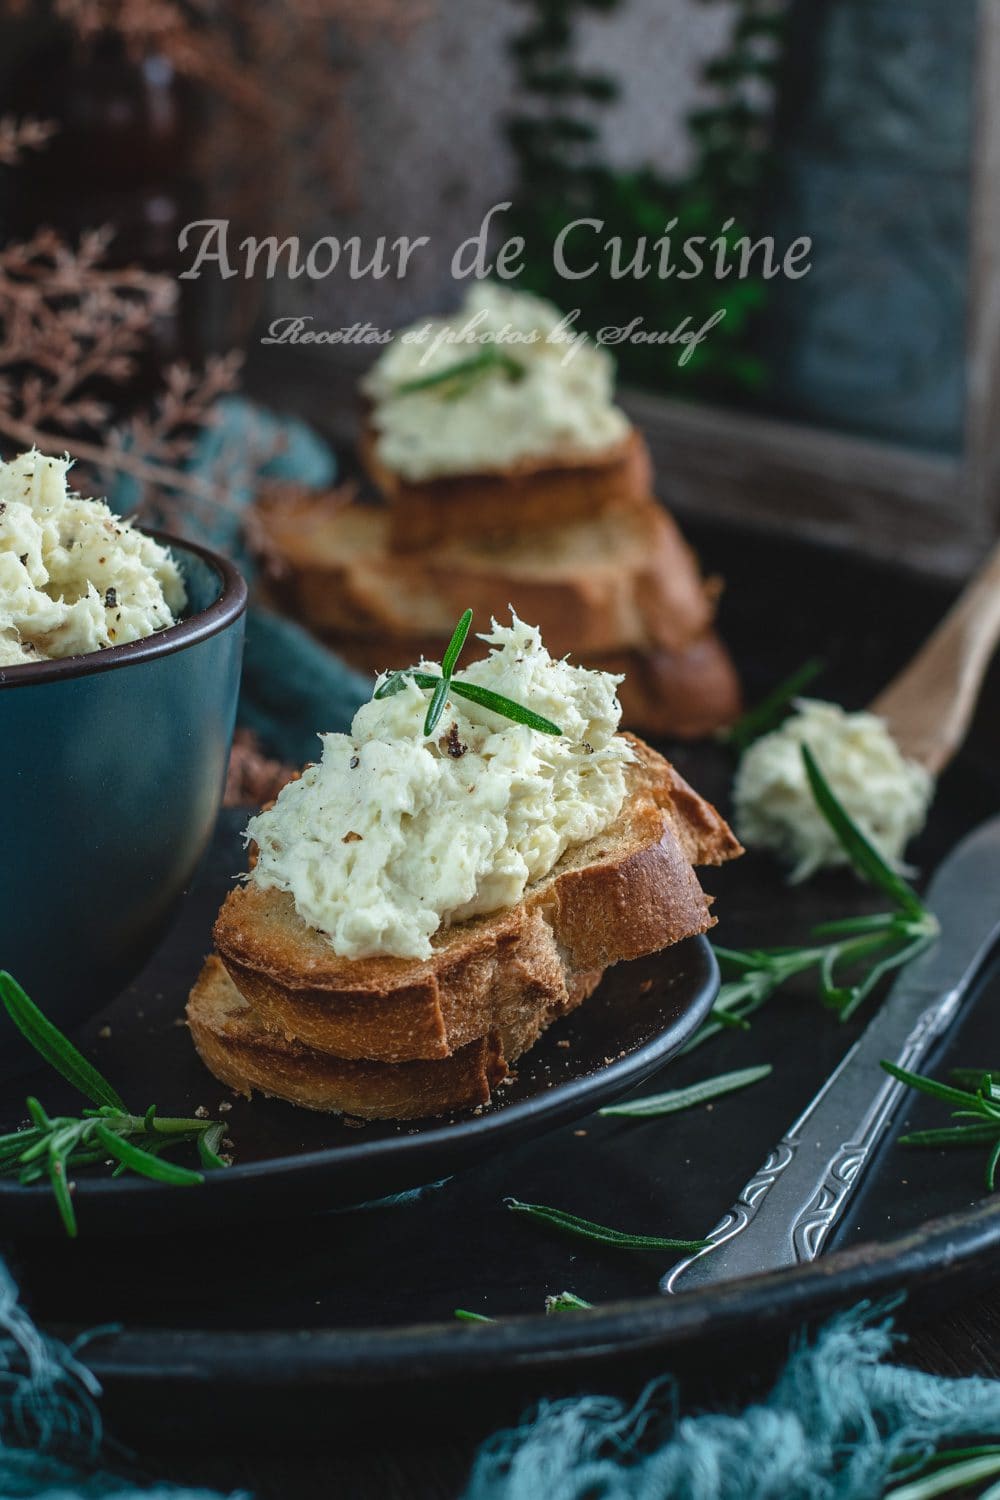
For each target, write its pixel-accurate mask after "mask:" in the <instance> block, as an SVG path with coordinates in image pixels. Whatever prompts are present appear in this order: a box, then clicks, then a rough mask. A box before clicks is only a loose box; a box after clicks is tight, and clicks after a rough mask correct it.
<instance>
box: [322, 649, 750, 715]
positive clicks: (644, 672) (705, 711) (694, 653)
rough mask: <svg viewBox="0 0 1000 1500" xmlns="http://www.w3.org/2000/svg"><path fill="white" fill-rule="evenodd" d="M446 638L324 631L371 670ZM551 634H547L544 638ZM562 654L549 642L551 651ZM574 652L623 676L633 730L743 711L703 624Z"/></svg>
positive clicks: (416, 655)
mask: <svg viewBox="0 0 1000 1500" xmlns="http://www.w3.org/2000/svg"><path fill="white" fill-rule="evenodd" d="M449 633H450V632H449ZM448 638H449V637H448V635H443V636H430V635H423V636H389V635H379V636H370V637H364V636H355V635H351V634H348V633H337V632H336V631H331V632H327V633H326V634H324V636H323V639H324V640H325V641H326V643H327V645H328V646H329V647H330V648H331V650H333V651H336V653H337V655H338V656H342V657H343V659H344V661H346V662H347V663H348V664H349V665H350V666H352V667H356V668H357V669H358V671H360V672H370V673H371V674H372V675H373V676H376V675H377V674H378V673H379V672H384V671H387V670H389V669H391V668H395V667H398V666H399V664H400V662H406V663H407V665H409V664H411V663H412V662H415V661H419V660H420V658H421V657H424V658H425V659H426V660H428V661H440V660H441V657H442V655H443V654H444V651H445V649H446V648H447V645H448ZM551 639H552V636H551V634H547V635H546V640H547V641H549V640H551ZM477 644H478V643H476V642H472V641H470V642H469V645H468V646H467V647H466V651H465V654H464V656H465V659H467V660H469V661H472V660H474V659H475V657H476V655H477V654H481V653H477V651H476V650H475V646H476V645H477ZM483 649H484V650H485V648H483ZM567 650H568V648H567ZM559 654H560V652H559V651H558V650H553V655H559ZM571 654H572V656H573V659H574V660H575V661H580V664H581V665H582V666H585V667H593V668H596V669H597V670H598V671H601V672H613V673H614V674H615V675H616V676H619V677H621V676H624V679H625V680H624V682H622V683H621V684H620V686H619V688H618V697H619V700H620V702H621V706H622V723H623V725H625V727H626V728H628V729H632V730H635V731H636V733H638V734H648V735H650V736H652V738H654V739H668V738H671V739H699V738H701V737H702V736H704V735H708V734H712V733H714V731H715V730H717V729H720V728H721V727H722V726H723V725H725V724H731V723H732V722H733V721H734V719H737V718H738V717H739V715H740V712H741V708H742V691H741V688H740V681H739V678H738V677H737V675H736V668H735V667H734V666H733V662H732V658H731V657H730V655H729V652H728V651H727V650H726V648H725V646H724V645H723V644H722V642H721V641H720V639H719V637H718V635H717V634H716V632H715V631H714V630H707V631H706V632H705V633H704V635H701V636H698V638H697V639H696V640H693V641H690V642H689V643H688V644H687V645H686V646H684V647H683V649H682V650H680V651H661V650H657V649H650V650H644V651H635V650H632V651H607V652H604V651H588V652H585V653H584V654H583V658H582V660H581V659H580V656H579V655H578V653H577V652H576V651H575V650H574V651H573V652H572V653H571Z"/></svg>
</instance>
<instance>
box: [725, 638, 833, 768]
mask: <svg viewBox="0 0 1000 1500" xmlns="http://www.w3.org/2000/svg"><path fill="white" fill-rule="evenodd" d="M824 666H825V663H824V662H822V661H820V660H819V659H818V658H817V657H813V658H811V659H810V660H809V661H806V662H803V663H802V666H801V667H798V668H797V669H796V670H795V671H794V672H792V673H791V674H790V675H789V676H788V677H786V678H785V679H784V680H783V681H782V682H779V683H778V686H777V687H776V688H773V689H772V690H771V692H769V693H768V695H767V697H766V698H763V699H762V700H761V702H760V703H758V704H757V706H756V707H755V708H751V709H749V710H748V711H747V712H746V713H745V714H744V715H743V717H742V718H741V719H737V720H736V723H735V724H734V725H733V726H732V728H731V729H729V730H728V731H727V732H726V734H725V739H726V743H727V744H730V745H732V746H733V747H734V749H736V750H740V751H743V750H745V749H746V748H747V746H748V745H752V744H753V742H754V740H758V739H760V737H761V735H762V734H768V733H769V732H770V731H771V730H772V729H776V728H777V727H778V725H779V724H780V723H781V721H782V719H783V718H784V717H785V710H786V709H787V708H789V707H790V705H791V701H792V699H793V698H797V697H798V696H799V694H800V693H801V692H802V689H803V688H805V687H808V685H809V683H810V682H812V681H813V680H814V679H815V678H816V677H818V676H819V674H820V673H821V672H822V671H823V668H824Z"/></svg>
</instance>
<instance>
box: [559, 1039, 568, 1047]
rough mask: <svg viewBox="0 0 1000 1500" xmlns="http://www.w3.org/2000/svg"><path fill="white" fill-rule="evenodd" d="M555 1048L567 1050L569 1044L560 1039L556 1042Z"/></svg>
mask: <svg viewBox="0 0 1000 1500" xmlns="http://www.w3.org/2000/svg"><path fill="white" fill-rule="evenodd" d="M556 1046H557V1047H563V1048H568V1047H569V1042H568V1041H566V1040H564V1039H562V1038H561V1039H560V1040H559V1041H558V1042H556Z"/></svg>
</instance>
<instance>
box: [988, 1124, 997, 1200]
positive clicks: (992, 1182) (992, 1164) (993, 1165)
mask: <svg viewBox="0 0 1000 1500" xmlns="http://www.w3.org/2000/svg"><path fill="white" fill-rule="evenodd" d="M998 1165H1000V1135H998V1136H997V1139H996V1145H995V1146H994V1147H993V1150H992V1151H991V1152H990V1159H989V1161H988V1162H987V1163H986V1186H987V1188H988V1189H989V1191H990V1192H991V1193H992V1192H993V1190H994V1188H995V1187H996V1182H997V1166H998Z"/></svg>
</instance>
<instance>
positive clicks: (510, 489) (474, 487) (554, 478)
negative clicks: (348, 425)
mask: <svg viewBox="0 0 1000 1500" xmlns="http://www.w3.org/2000/svg"><path fill="white" fill-rule="evenodd" d="M376 444H377V433H376V432H375V430H374V428H373V427H372V425H371V422H370V421H366V422H365V423H364V425H363V427H362V430H361V437H360V440H359V445H358V452H359V456H360V458H361V461H362V463H363V464H364V466H365V469H366V470H367V473H368V475H369V477H370V478H371V480H372V482H373V483H374V484H375V485H376V486H377V487H378V489H379V490H380V491H381V493H382V494H383V495H384V497H385V499H386V500H388V501H389V503H390V506H391V508H392V522H391V526H390V530H389V546H390V548H391V549H392V550H393V551H394V552H420V551H423V550H425V549H426V548H429V547H436V546H439V545H440V544H441V543H443V542H447V541H449V540H455V539H456V538H470V539H472V540H476V541H482V540H484V539H488V538H489V537H490V535H491V533H501V534H509V532H511V531H515V532H517V533H519V534H522V535H523V534H525V533H527V532H531V531H535V530H544V529H546V528H548V527H552V526H560V525H564V524H565V523H566V522H569V521H576V520H581V519H584V518H590V517H593V516H595V515H597V514H600V513H601V512H606V511H616V512H620V511H623V510H627V509H629V508H630V507H632V506H642V505H643V504H645V503H646V499H647V497H648V496H649V495H650V493H651V492H652V465H651V462H650V458H649V450H648V449H647V447H646V444H645V441H644V439H643V438H642V436H641V434H640V433H639V432H637V431H636V430H635V429H634V428H633V429H632V431H631V432H630V433H629V434H628V436H627V437H626V438H624V439H623V440H622V442H621V443H617V444H615V445H614V446H613V447H610V448H607V449H602V450H600V451H599V452H596V453H595V452H574V453H566V452H563V453H554V454H553V455H552V456H551V457H550V458H547V459H545V460H541V459H537V458H533V459H527V460H524V461H523V462H521V463H518V464H512V465H511V466H510V467H508V468H506V469H503V470H501V471H497V472H492V473H480V474H457V475H448V476H445V477H442V478H440V479H429V480H424V481H422V482H414V481H412V480H408V479H405V478H404V477H403V476H402V475H401V474H397V473H395V472H394V471H393V470H392V469H389V468H387V467H386V465H385V464H383V463H382V461H381V459H380V458H379V456H378V453H377V451H376Z"/></svg>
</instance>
